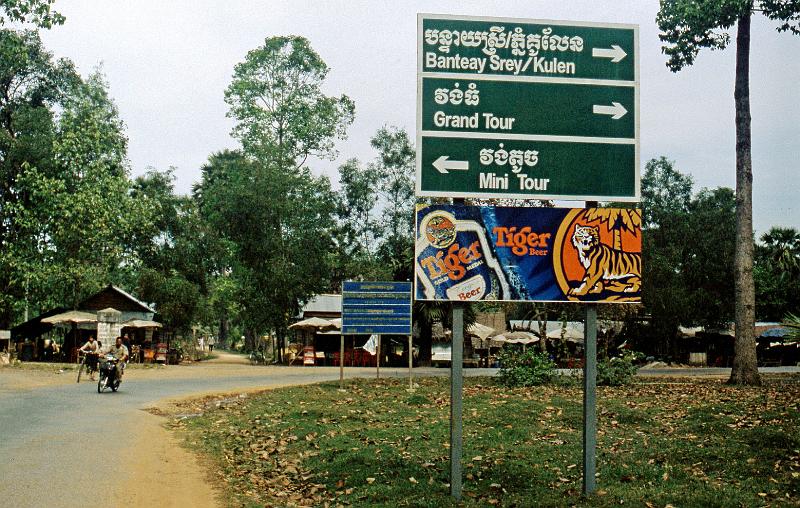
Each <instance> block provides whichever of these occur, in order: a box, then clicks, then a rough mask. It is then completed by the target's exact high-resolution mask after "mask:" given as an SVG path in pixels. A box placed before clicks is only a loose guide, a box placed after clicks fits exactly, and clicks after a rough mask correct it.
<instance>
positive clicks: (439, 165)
mask: <svg viewBox="0 0 800 508" xmlns="http://www.w3.org/2000/svg"><path fill="white" fill-rule="evenodd" d="M449 159H450V157H449V156H448V155H442V156H441V157H439V158H438V159H436V160H435V161H433V167H434V168H436V171H438V172H439V173H442V174H445V175H446V174H447V173H449V172H450V171H467V170H469V161H451V160H449ZM448 170H449V171H448Z"/></svg>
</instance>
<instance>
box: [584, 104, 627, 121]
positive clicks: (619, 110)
mask: <svg viewBox="0 0 800 508" xmlns="http://www.w3.org/2000/svg"><path fill="white" fill-rule="evenodd" d="M627 112H628V110H627V109H625V106H623V105H622V104H620V103H619V102H612V103H611V106H600V105H599V104H595V105H594V106H592V113H594V114H595V115H611V119H612V120H619V119H620V118H622V117H623V116H625V114H626V113H627Z"/></svg>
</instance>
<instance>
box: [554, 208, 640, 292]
mask: <svg viewBox="0 0 800 508" xmlns="http://www.w3.org/2000/svg"><path fill="white" fill-rule="evenodd" d="M641 220H642V215H641V211H640V210H630V209H620V208H588V209H575V210H572V211H570V212H569V213H568V214H567V216H566V217H565V218H564V220H563V221H562V223H561V225H560V226H559V228H558V232H557V233H556V238H555V241H554V243H553V269H554V272H555V276H556V280H557V281H558V285H559V287H560V288H561V291H562V292H563V294H564V295H565V296H566V297H567V298H568V299H569V300H573V301H602V302H639V301H641V293H640V290H641V252H642V235H641Z"/></svg>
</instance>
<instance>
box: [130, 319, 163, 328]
mask: <svg viewBox="0 0 800 508" xmlns="http://www.w3.org/2000/svg"><path fill="white" fill-rule="evenodd" d="M162 326H163V325H162V324H161V323H159V322H158V321H149V320H147V319H131V320H129V321H125V322H124V323H122V327H123V328H161V327H162Z"/></svg>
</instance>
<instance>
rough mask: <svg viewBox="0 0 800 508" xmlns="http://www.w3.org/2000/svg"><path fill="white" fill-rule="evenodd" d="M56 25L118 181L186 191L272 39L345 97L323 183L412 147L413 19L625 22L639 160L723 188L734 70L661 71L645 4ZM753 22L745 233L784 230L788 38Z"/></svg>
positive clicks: (169, 8)
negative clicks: (126, 175)
mask: <svg viewBox="0 0 800 508" xmlns="http://www.w3.org/2000/svg"><path fill="white" fill-rule="evenodd" d="M55 5H56V9H57V10H58V11H59V12H61V13H62V14H64V15H66V17H67V21H66V23H65V25H64V26H61V27H56V28H54V29H52V30H50V31H45V32H44V33H43V39H44V42H45V45H46V46H47V48H49V49H50V50H51V51H53V52H54V53H55V54H56V55H57V56H63V57H68V58H70V59H72V60H73V61H74V62H75V63H76V65H77V66H78V69H79V70H80V72H81V73H82V74H84V75H87V74H88V73H90V72H91V71H92V69H93V68H94V67H96V66H97V65H98V64H101V63H102V65H103V70H104V72H105V74H106V76H107V78H108V80H109V82H110V85H111V94H112V96H113V97H114V100H115V101H116V103H117V105H118V106H119V109H120V113H121V115H122V118H123V120H124V121H125V123H126V125H127V134H128V137H129V140H130V144H129V156H130V160H131V168H132V172H133V174H134V175H137V174H141V173H143V172H145V171H146V170H147V169H148V168H149V167H153V168H157V169H166V168H168V167H170V166H175V167H176V168H177V182H176V187H177V190H178V191H179V192H184V193H185V192H188V191H189V190H190V188H191V186H192V184H193V183H194V182H196V181H198V180H199V178H200V169H199V168H200V167H201V166H202V165H203V163H204V162H205V161H206V160H207V158H208V156H209V155H210V154H211V153H213V152H216V151H218V150H221V149H224V148H234V147H235V146H236V142H235V141H234V140H233V139H231V137H230V130H231V128H232V126H233V123H232V121H231V120H230V119H228V118H226V116H225V114H226V112H227V105H226V104H225V102H224V101H223V92H224V90H225V88H226V87H227V86H228V84H229V83H230V79H231V76H232V74H233V67H234V65H236V64H237V63H238V62H240V61H242V60H243V59H244V57H245V55H246V53H247V52H248V51H249V50H251V49H253V48H256V47H258V46H260V45H262V44H263V43H264V39H265V38H267V37H271V36H274V35H290V34H291V35H302V36H305V37H307V38H308V39H309V40H310V41H311V44H312V46H313V48H314V49H315V50H316V51H317V52H318V53H319V54H320V55H321V56H322V58H323V59H324V60H325V62H326V63H327V64H328V65H329V67H330V68H331V71H330V74H329V77H328V80H327V83H326V92H327V93H329V94H333V95H339V94H342V93H344V94H347V95H348V96H350V97H351V98H352V99H353V100H354V101H355V104H356V120H355V123H354V124H353V126H352V127H351V128H350V130H349V137H348V139H347V140H346V141H343V142H339V143H338V145H337V148H338V151H339V153H340V156H339V159H338V160H336V161H334V162H328V161H314V162H313V163H312V168H313V170H314V171H316V172H317V173H326V174H328V175H329V176H330V177H331V179H332V180H333V181H334V184H335V182H336V175H337V172H336V168H337V167H338V165H339V164H341V163H342V162H343V161H344V160H346V159H348V158H351V157H358V158H359V159H361V160H362V161H369V160H371V159H372V158H374V156H375V153H374V152H373V151H372V149H371V148H370V146H369V139H370V137H371V136H372V135H373V134H374V133H375V132H376V131H377V129H379V128H380V127H381V126H382V125H384V124H389V125H397V126H401V127H404V128H406V129H407V130H408V132H409V134H410V135H411V136H412V139H413V138H414V134H415V111H416V109H415V108H416V93H417V91H416V69H415V65H416V49H415V48H416V37H417V33H416V30H417V25H416V14H417V13H418V12H427V13H436V14H459V15H472V16H497V17H514V18H529V19H556V20H571V21H589V22H609V23H634V24H638V25H640V35H639V36H640V62H641V103H640V108H641V112H640V119H641V154H642V169H643V166H644V164H645V162H646V161H648V160H649V159H651V158H653V157H658V156H661V155H664V156H666V157H668V158H670V159H672V160H674V161H675V162H676V164H677V168H678V169H679V170H680V171H682V172H684V173H689V174H691V175H692V176H693V178H694V181H695V183H696V188H697V189H699V188H701V187H719V186H728V187H733V186H734V185H735V151H734V109H733V108H734V103H733V85H734V57H735V48H734V46H733V45H732V46H731V47H730V48H728V49H727V50H725V51H722V52H709V51H707V50H706V51H704V52H703V53H701V55H700V57H699V58H698V59H697V61H696V63H695V65H694V66H693V67H691V68H688V69H685V70H684V71H682V72H680V73H678V74H673V73H672V72H670V71H669V70H668V69H667V68H666V66H665V65H664V62H665V57H664V55H662V53H661V49H660V48H661V46H660V43H659V40H658V28H657V27H656V25H655V16H656V12H657V10H658V2H657V1H655V0H647V1H645V0H632V1H621V0H615V1H611V0H608V1H605V2H602V1H591V0H575V1H570V2H564V1H563V0H558V1H536V0H525V1H512V0H503V1H497V2H491V1H486V0H482V1H468V0H462V1H459V2H442V1H431V0H427V1H424V2H412V1H405V0H403V1H398V0H394V1H369V2H367V1H363V2H361V1H353V0H349V1H317V2H308V1H300V0H291V1H284V0H280V1H278V0H274V1H260V2H256V1H236V0H231V1H228V2H216V1H209V0H191V1H187V0H180V1H178V0H129V1H122V0H119V1H107V0H68V1H67V0H59V1H57V2H56V4H55ZM774 26H775V24H774V23H772V22H770V21H769V20H767V19H765V18H763V16H757V17H756V18H755V19H754V22H753V29H752V50H751V51H752V52H751V67H750V68H751V101H752V102H751V106H752V116H753V174H754V192H753V199H754V206H753V208H754V221H755V228H756V231H757V232H758V233H759V234H760V233H762V232H764V231H766V230H767V229H768V228H769V227H770V226H772V225H782V226H789V227H795V228H799V227H800V205H798V192H799V191H800V182H798V176H799V175H800V172H798V169H799V167H800V162H798V159H799V158H800V157H798V155H800V153H798V148H799V147H800V121H798V118H800V58H799V57H800V37H797V36H793V35H790V34H787V33H778V32H776V31H775V30H774Z"/></svg>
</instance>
